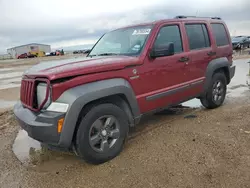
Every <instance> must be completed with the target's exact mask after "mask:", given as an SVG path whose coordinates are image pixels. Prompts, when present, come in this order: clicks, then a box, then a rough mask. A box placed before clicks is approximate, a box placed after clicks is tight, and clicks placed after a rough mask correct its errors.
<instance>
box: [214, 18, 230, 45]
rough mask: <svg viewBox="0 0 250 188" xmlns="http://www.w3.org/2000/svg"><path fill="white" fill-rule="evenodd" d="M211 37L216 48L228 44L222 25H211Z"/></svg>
mask: <svg viewBox="0 0 250 188" xmlns="http://www.w3.org/2000/svg"><path fill="white" fill-rule="evenodd" d="M211 26H212V30H213V35H214V37H215V41H216V44H217V46H225V45H228V44H229V41H228V37H227V32H226V29H225V27H224V25H223V24H219V23H212V24H211Z"/></svg>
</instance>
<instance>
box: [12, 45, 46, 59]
mask: <svg viewBox="0 0 250 188" xmlns="http://www.w3.org/2000/svg"><path fill="white" fill-rule="evenodd" d="M50 52H51V47H50V45H46V44H37V43H31V44H25V45H21V46H16V47H13V48H9V49H7V53H8V54H10V55H11V56H12V58H17V57H18V56H19V55H21V54H24V53H27V54H29V53H30V54H34V55H36V56H37V57H42V56H45V54H46V53H50Z"/></svg>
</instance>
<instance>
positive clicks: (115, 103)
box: [14, 16, 235, 164]
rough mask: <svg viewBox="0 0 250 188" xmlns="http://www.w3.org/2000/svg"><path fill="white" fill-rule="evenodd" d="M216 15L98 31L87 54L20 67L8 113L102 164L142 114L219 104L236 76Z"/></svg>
mask: <svg viewBox="0 0 250 188" xmlns="http://www.w3.org/2000/svg"><path fill="white" fill-rule="evenodd" d="M232 54H233V50H232V42H231V38H230V35H229V31H228V28H227V26H226V24H225V23H224V21H223V20H222V19H221V18H218V17H206V18H205V17H203V18H202V17H189V16H177V17H175V18H173V19H166V20H160V21H155V22H152V23H146V24H137V25H133V26H127V27H123V28H120V29H116V30H113V31H110V32H108V33H106V34H104V35H103V36H102V37H101V38H100V39H99V40H98V41H97V42H96V44H95V45H94V46H93V48H92V49H91V51H90V52H89V53H88V55H87V56H86V57H84V58H83V57H80V58H73V59H66V60H56V61H50V62H44V63H40V64H38V65H34V66H33V67H31V68H30V69H28V70H27V71H26V72H24V74H23V76H22V81H21V89H20V101H18V102H17V103H16V104H15V106H14V114H15V117H16V118H17V120H18V122H19V124H20V126H21V127H22V128H23V129H24V130H26V131H27V133H28V135H29V136H30V137H32V138H34V139H36V140H38V141H40V142H41V143H45V144H47V145H48V146H52V147H56V148H61V149H62V148H63V149H67V150H69V151H74V152H75V153H76V155H78V156H79V157H80V158H82V159H84V160H85V161H86V162H88V163H92V164H101V163H104V162H106V161H109V160H111V159H113V158H114V157H116V156H118V155H119V153H120V152H121V151H122V149H123V146H124V143H125V140H126V138H127V135H128V132H129V129H130V128H131V127H134V126H135V125H136V124H138V123H139V122H140V119H141V118H142V117H143V116H144V115H147V114H150V113H155V112H158V111H161V110H164V109H166V108H168V107H171V106H173V105H177V104H180V103H183V102H185V101H187V100H190V99H193V98H198V99H200V101H201V103H202V105H203V106H204V107H206V108H208V109H213V108H217V107H219V106H221V105H222V104H223V102H224V99H225V95H226V90H227V85H228V84H229V83H230V81H231V79H232V77H233V76H234V74H235V66H233V59H232Z"/></svg>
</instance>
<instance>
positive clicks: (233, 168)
mask: <svg viewBox="0 0 250 188" xmlns="http://www.w3.org/2000/svg"><path fill="white" fill-rule="evenodd" d="M246 58H249V56H247V57H246ZM240 63H241V62H239V64H240ZM239 69H240V67H239ZM241 69H242V70H246V68H245V67H242V68H241ZM246 71H247V70H246ZM239 74H240V73H239ZM243 74H244V73H243ZM243 81H244V79H243ZM243 81H241V82H243ZM233 84H234V83H233ZM241 86H242V85H241V84H239V83H236V82H235V85H233V86H230V90H229V91H228V95H229V96H230V95H235V94H234V90H233V89H235V88H237V87H241ZM243 89H244V94H243V95H239V96H238V95H235V96H234V97H227V99H226V101H225V104H224V105H223V106H222V107H220V108H218V109H215V110H205V109H203V108H201V109H200V108H185V109H183V108H182V109H172V110H169V111H166V112H165V113H161V114H157V115H153V116H149V117H147V118H146V119H144V120H143V122H142V123H141V124H140V125H139V126H138V127H137V128H136V129H135V130H133V131H132V132H131V134H130V136H129V140H128V143H127V144H126V146H125V148H124V150H123V152H122V153H121V154H120V155H119V156H118V157H117V158H115V159H113V160H112V161H109V162H107V163H105V164H103V165H99V166H93V165H89V164H86V163H85V162H84V161H81V160H80V159H78V158H77V157H75V156H74V155H71V154H68V153H62V152H56V151H48V150H46V148H44V149H43V150H42V151H41V152H40V153H38V154H37V153H36V154H35V155H32V153H34V151H32V150H30V155H31V156H33V159H32V163H31V164H23V163H21V162H20V161H19V160H18V159H17V156H16V155H15V154H14V153H13V151H12V149H13V148H12V147H13V142H14V140H15V138H16V135H17V133H18V132H19V131H20V128H19V126H18V125H17V123H16V121H15V119H14V117H13V112H12V110H6V109H4V110H2V112H0V187H1V188H49V187H53V188H57V187H58V188H59V187H60V188H61V187H67V188H70V187H74V188H76V187H84V188H85V187H86V188H92V187H93V188H94V187H123V188H126V187H143V188H145V187H153V188H157V187H171V188H172V187H173V188H174V187H183V188H191V187H192V188H201V187H204V188H206V187H207V188H212V187H218V188H221V187H226V188H234V187H235V188H245V187H250V149H249V148H250V118H249V117H250V91H249V90H246V88H245V86H243ZM18 92H19V88H10V89H5V90H0V98H1V99H8V100H17V99H18V96H19V93H18ZM188 115H193V118H192V116H188ZM188 117H189V118H188Z"/></svg>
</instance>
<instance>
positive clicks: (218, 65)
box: [204, 57, 230, 91]
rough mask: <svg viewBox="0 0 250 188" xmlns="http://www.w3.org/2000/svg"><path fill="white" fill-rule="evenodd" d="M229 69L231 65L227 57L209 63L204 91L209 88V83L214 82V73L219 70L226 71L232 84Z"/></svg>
mask: <svg viewBox="0 0 250 188" xmlns="http://www.w3.org/2000/svg"><path fill="white" fill-rule="evenodd" d="M229 67H230V64H229V62H228V59H227V58H226V57H222V58H217V59H214V60H212V61H210V62H209V63H208V66H207V69H206V74H205V78H206V79H205V83H204V91H206V89H207V88H208V86H209V83H210V82H211V81H212V77H213V74H214V72H216V71H217V70H219V69H222V68H223V70H224V71H225V74H226V77H227V80H228V84H229V83H230V76H229Z"/></svg>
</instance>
